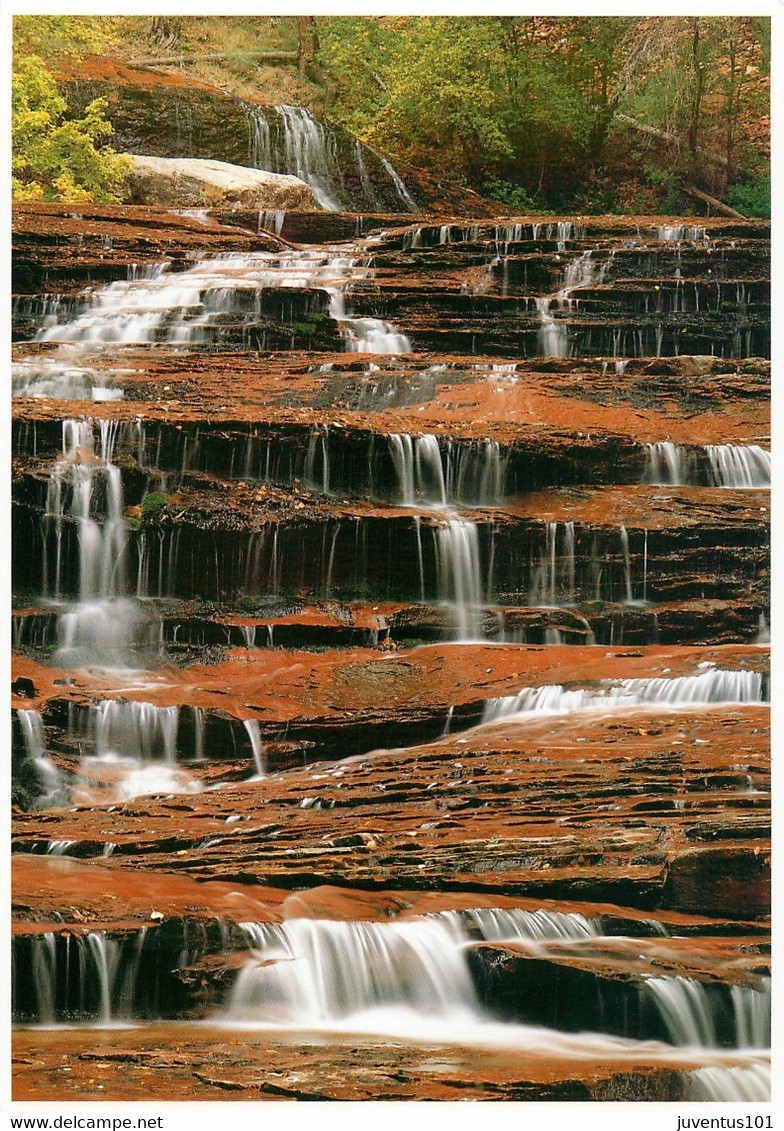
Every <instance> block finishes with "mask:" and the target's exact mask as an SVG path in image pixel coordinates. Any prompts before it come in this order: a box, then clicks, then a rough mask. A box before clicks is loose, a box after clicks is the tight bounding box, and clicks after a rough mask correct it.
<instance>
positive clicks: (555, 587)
mask: <svg viewBox="0 0 784 1131" xmlns="http://www.w3.org/2000/svg"><path fill="white" fill-rule="evenodd" d="M559 528H562V530H563V533H562V535H561V553H560V554H559V553H558V541H559ZM574 547H575V539H574V523H573V522H566V523H562V524H561V523H557V522H548V523H547V525H546V535H545V544H544V547H543V549H542V553H541V555H540V558H539V561H538V563H536V564H534V565H533V566H532V568H531V579H530V584H529V590H528V603H529V605H532V606H534V607H536V606H548V607H551V608H552V607H555V606H556V605H558V604H559V602H560V603H561V604H564V605H571V604H574V602H575V597H576V569H575V552H574Z"/></svg>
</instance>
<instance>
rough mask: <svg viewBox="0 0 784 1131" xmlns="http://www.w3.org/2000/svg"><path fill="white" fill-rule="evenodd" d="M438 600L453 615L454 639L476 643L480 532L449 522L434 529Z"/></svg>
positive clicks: (479, 608) (472, 524)
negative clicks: (473, 640) (446, 606)
mask: <svg viewBox="0 0 784 1131" xmlns="http://www.w3.org/2000/svg"><path fill="white" fill-rule="evenodd" d="M435 541H436V577H437V585H438V597H439V600H440V601H442V602H443V603H444V604H445V605H448V606H449V607H450V609H452V611H453V617H454V622H455V633H456V639H458V640H471V639H475V638H476V636H477V634H478V632H479V621H480V618H481V612H482V606H483V603H484V602H483V594H482V578H481V569H480V559H479V532H478V530H477V526H476V523H475V522H467V521H465V520H463V519H459V518H450V519H448V520H447V521H446V522H443V523H440V524H439V525H438V526H437V527H436V528H435Z"/></svg>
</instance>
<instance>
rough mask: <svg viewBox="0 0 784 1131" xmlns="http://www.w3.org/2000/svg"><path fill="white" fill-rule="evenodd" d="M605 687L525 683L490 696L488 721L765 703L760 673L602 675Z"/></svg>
mask: <svg viewBox="0 0 784 1131" xmlns="http://www.w3.org/2000/svg"><path fill="white" fill-rule="evenodd" d="M601 683H602V684H603V685H604V686H600V687H593V688H568V689H567V688H565V687H563V686H561V684H545V685H543V686H541V687H524V688H523V689H522V690H521V691H520V692H518V694H517V695H509V696H504V697H503V698H498V699H488V700H487V702H486V703H485V708H484V713H483V715H482V722H483V723H490V722H497V721H498V720H499V719H506V718H510V717H511V716H515V715H533V714H538V715H556V714H568V713H571V712H572V711H589V710H600V711H605V712H606V711H616V710H620V709H622V708H625V707H646V706H648V705H653V706H657V707H676V708H677V707H683V708H686V707H694V706H696V705H699V704H702V705H708V704H718V703H763V702H765V701H766V700H765V699H764V698H763V679H762V675H761V674H760V673H759V672H752V671H723V670H721V669H716V670H713V671H706V672H700V673H699V675H688V676H676V677H675V678H673V679H665V678H664V677H663V676H661V677H653V678H642V679H622V680H616V681H611V680H602V681H601Z"/></svg>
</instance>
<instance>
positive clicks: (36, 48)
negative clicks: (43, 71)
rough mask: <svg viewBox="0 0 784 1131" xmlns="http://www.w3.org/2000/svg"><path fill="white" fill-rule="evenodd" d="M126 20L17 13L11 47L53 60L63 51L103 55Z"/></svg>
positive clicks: (73, 53)
mask: <svg viewBox="0 0 784 1131" xmlns="http://www.w3.org/2000/svg"><path fill="white" fill-rule="evenodd" d="M125 22H126V21H125V20H124V19H123V17H118V16H42V15H37V16H21V15H17V16H14V51H15V52H18V53H19V54H20V55H33V54H34V55H38V56H39V57H40V58H43V59H52V60H55V59H59V58H60V57H62V56H63V55H67V56H70V57H75V58H78V57H80V56H81V55H102V54H104V52H105V51H106V50H107V49H108V48H110V47H112V46H113V45H114V44H116V43H117V42H118V39H119V36H120V35H121V33H122V30H123V27H124V24H125ZM15 65H16V63H15Z"/></svg>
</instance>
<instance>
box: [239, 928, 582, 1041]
mask: <svg viewBox="0 0 784 1131" xmlns="http://www.w3.org/2000/svg"><path fill="white" fill-rule="evenodd" d="M241 926H242V929H243V931H244V932H245V936H246V938H247V942H248V946H249V948H250V950H251V953H252V958H251V959H250V960H249V961H248V963H247V964H246V966H245V967H244V969H243V970H242V971H241V972H240V975H239V977H238V979H237V981H236V983H235V986H234V989H233V991H232V993H231V997H230V1000H229V1003H228V1013H229V1016H230V1018H231V1019H232V1020H246V1021H247V1020H252V1021H254V1022H256V1023H260V1024H272V1025H283V1026H286V1027H295V1028H303V1027H304V1028H307V1027H309V1026H316V1027H320V1026H323V1025H325V1024H327V1025H330V1026H331V1025H333V1024H335V1023H337V1024H341V1023H349V1020H350V1023H351V1024H352V1026H357V1027H359V1028H363V1027H365V1026H367V1027H369V1028H371V1029H373V1028H376V1027H378V1028H379V1029H380V1030H381V1031H383V1030H384V1029H385V1028H389V1029H392V1030H394V1028H395V1027H396V1026H399V1025H400V1024H401V1023H402V1024H403V1026H404V1027H405V1026H406V1025H407V1026H410V1025H412V1024H416V1023H417V1019H418V1020H419V1021H420V1022H421V1021H422V1019H423V1018H425V1017H427V1016H430V1017H433V1018H438V1019H441V1020H443V1021H449V1022H450V1023H455V1024H457V1025H459V1026H463V1027H465V1026H471V1027H473V1026H475V1025H478V1024H481V1023H482V1022H490V1020H491V1018H490V1017H489V1016H488V1015H487V1014H485V1013H484V1011H483V1010H482V1009H481V1007H480V1005H479V1001H478V999H477V996H476V991H475V989H474V984H473V980H472V977H471V973H470V969H469V965H468V960H467V948H468V947H469V946H470V944H471V943H476V942H480V941H487V942H500V941H512V942H514V941H525V942H526V943H529V944H531V946H532V947H533V948H534V949H535V948H536V945H537V944H540V943H545V942H547V941H558V942H565V941H569V940H572V941H578V940H585V939H588V938H591V937H595V936H596V935H597V934H598V932H597V930H596V928H595V926H594V924H592V923H591V922H590V921H589V920H588V919H586V918H585V917H584V916H582V915H579V914H573V913H572V914H570V913H563V912H554V911H546V910H544V909H541V910H538V911H522V910H519V909H517V908H511V909H499V908H470V909H468V910H466V911H449V912H445V913H441V914H433V915H427V916H422V917H417V918H413V919H408V920H397V921H395V922H391V923H383V922H382V923H375V922H361V921H359V922H356V921H355V922H351V921H349V922H340V921H332V920H325V919H288V920H286V921H284V922H283V923H243V924H241ZM414 1011H415V1012H414ZM406 1014H409V1015H410V1016H409V1018H408V1020H406ZM454 1039H459V1035H457V1034H455V1037H454Z"/></svg>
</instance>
